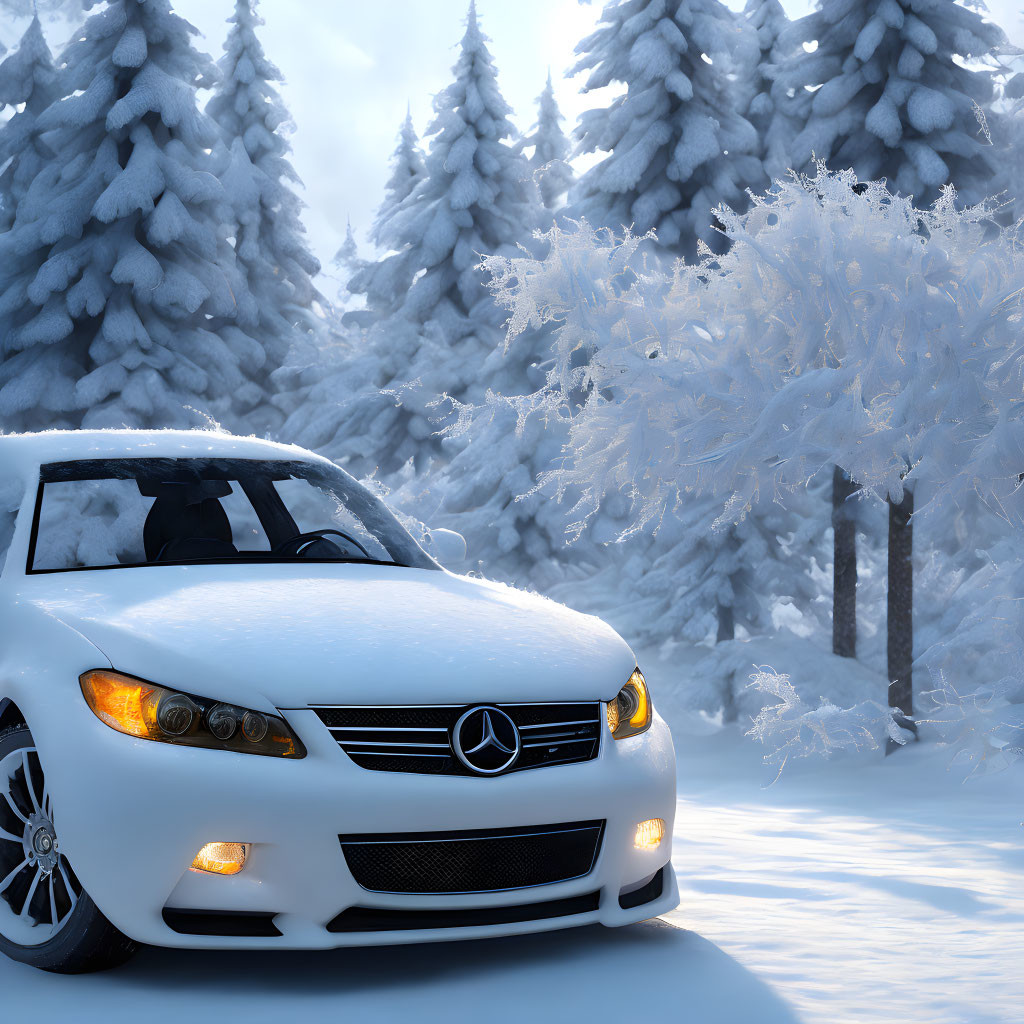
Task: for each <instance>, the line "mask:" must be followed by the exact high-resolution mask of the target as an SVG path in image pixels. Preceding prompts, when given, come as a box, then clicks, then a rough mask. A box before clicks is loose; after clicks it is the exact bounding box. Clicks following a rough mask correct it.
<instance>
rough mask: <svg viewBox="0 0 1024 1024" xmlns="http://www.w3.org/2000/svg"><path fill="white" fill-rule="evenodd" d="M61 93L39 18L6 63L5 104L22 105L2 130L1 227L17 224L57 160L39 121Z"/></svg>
mask: <svg viewBox="0 0 1024 1024" xmlns="http://www.w3.org/2000/svg"><path fill="white" fill-rule="evenodd" d="M58 94H59V86H58V83H57V73H56V71H55V70H54V67H53V58H52V57H51V55H50V48H49V47H48V46H47V45H46V39H45V37H44V36H43V29H42V26H41V25H40V24H39V18H38V16H36V17H33V19H32V21H31V23H30V24H29V26H28V28H27V29H26V30H25V34H24V35H23V36H22V37H21V43H20V44H19V45H18V49H17V50H15V51H14V53H12V54H10V55H9V56H8V57H7V58H6V59H5V60H4V62H3V63H2V64H0V104H2V105H5V106H9V107H14V108H16V109H15V113H14V114H13V115H12V117H11V118H10V120H9V121H7V122H6V123H5V124H4V125H3V127H2V128H0V167H3V168H4V169H3V173H2V174H0V203H2V204H3V205H2V207H0V231H6V230H8V229H9V228H10V226H11V225H12V224H13V223H14V213H15V210H16V209H17V206H18V203H19V202H20V201H21V197H22V196H23V195H24V194H25V191H26V189H27V188H28V186H29V185H30V184H31V182H32V179H33V178H35V176H36V174H38V173H39V170H40V168H41V167H42V166H43V164H44V163H45V162H46V161H47V160H52V159H53V153H52V151H51V150H50V148H49V147H48V146H47V145H46V144H45V143H44V142H43V141H42V140H41V139H40V138H39V130H38V127H37V124H36V122H37V119H38V117H39V115H40V114H41V113H42V112H43V111H44V110H45V109H46V108H47V107H48V106H49V105H50V104H51V103H52V102H53V101H54V100H55V99H57V98H58ZM4 165H6V166H4Z"/></svg>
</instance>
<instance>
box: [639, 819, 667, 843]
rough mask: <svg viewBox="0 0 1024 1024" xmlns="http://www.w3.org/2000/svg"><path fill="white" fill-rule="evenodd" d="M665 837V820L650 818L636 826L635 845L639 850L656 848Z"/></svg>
mask: <svg viewBox="0 0 1024 1024" xmlns="http://www.w3.org/2000/svg"><path fill="white" fill-rule="evenodd" d="M664 838H665V822H664V821H662V820H661V818H648V819H647V821H641V822H640V824H639V825H637V827H636V835H635V836H634V837H633V846H634V847H636V849H638V850H656V849H657V848H658V847H659V846H660V845H661V841H662V839H664Z"/></svg>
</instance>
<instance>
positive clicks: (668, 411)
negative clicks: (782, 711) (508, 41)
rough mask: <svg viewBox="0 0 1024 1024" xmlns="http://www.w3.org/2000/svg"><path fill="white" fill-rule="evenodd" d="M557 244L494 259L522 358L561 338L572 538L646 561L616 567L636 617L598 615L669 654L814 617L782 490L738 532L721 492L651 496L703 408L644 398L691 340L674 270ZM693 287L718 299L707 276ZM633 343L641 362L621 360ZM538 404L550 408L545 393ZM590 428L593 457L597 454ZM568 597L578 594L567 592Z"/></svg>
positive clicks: (595, 244)
mask: <svg viewBox="0 0 1024 1024" xmlns="http://www.w3.org/2000/svg"><path fill="white" fill-rule="evenodd" d="M546 241H547V243H548V245H549V247H550V252H549V254H548V255H547V256H546V257H545V258H544V259H532V258H527V257H523V256H520V257H517V258H513V259H511V260H509V259H506V258H500V257H494V258H489V259H488V260H487V261H485V262H486V265H487V267H488V269H489V270H490V272H491V273H492V275H493V278H494V284H495V287H496V289H497V291H498V293H499V294H500V295H501V296H502V298H503V300H504V301H506V302H507V303H508V304H509V307H510V309H511V314H512V315H511V320H510V326H509V333H510V337H511V339H512V340H511V350H512V352H513V354H514V352H515V348H516V345H517V344H519V339H520V338H521V337H524V338H528V337H529V332H531V331H532V332H539V331H540V330H541V329H543V328H544V327H545V326H547V329H548V330H549V331H550V332H551V338H552V340H551V354H550V356H549V357H548V359H547V360H546V361H545V363H544V364H543V369H545V370H546V371H547V378H548V379H547V385H548V394H549V396H550V399H551V401H550V406H549V410H548V415H549V416H550V417H551V418H552V419H553V418H554V416H555V414H556V412H557V413H559V414H560V415H561V417H562V418H563V426H562V431H563V436H565V437H566V439H567V443H566V448H567V451H566V453H565V454H564V455H562V456H560V457H559V458H558V459H557V460H552V461H549V463H548V468H547V470H546V471H542V472H541V473H540V474H539V481H540V485H541V492H542V493H544V494H550V493H552V492H553V493H554V494H555V495H556V496H557V497H558V498H559V499H560V500H561V501H562V502H563V503H564V504H570V505H572V507H571V509H570V511H569V512H568V514H567V522H568V524H569V532H570V533H571V534H573V535H582V536H585V537H587V538H588V539H589V540H591V541H592V542H594V543H602V542H603V543H612V544H615V543H616V542H618V543H619V544H621V545H622V547H623V548H624V550H626V549H628V551H630V552H632V555H633V558H635V559H637V560H638V561H639V562H640V563H641V565H640V567H639V569H638V570H636V569H635V568H634V566H633V565H631V564H630V563H629V560H628V556H627V563H626V564H625V565H623V566H621V567H619V568H618V569H617V572H616V579H617V580H618V582H617V584H616V588H615V592H616V593H617V594H620V595H621V596H622V599H623V601H624V608H626V609H628V611H629V613H630V614H629V617H628V619H627V618H626V617H625V613H624V612H623V611H622V610H621V609H620V611H619V613H618V614H615V611H614V609H604V608H601V609H595V610H600V611H601V612H602V613H608V612H611V613H612V617H613V620H615V621H617V623H618V624H619V626H620V628H622V629H623V630H624V632H625V633H626V634H627V635H629V636H630V637H631V638H635V639H636V640H637V641H638V642H643V643H645V644H655V645H656V644H657V643H659V642H660V641H659V640H658V639H657V638H658V637H660V638H662V639H664V638H665V637H666V636H671V637H676V638H685V639H687V640H689V641H693V642H695V641H701V640H710V641H712V642H714V641H719V642H725V641H729V640H732V639H733V638H734V637H736V636H737V635H738V634H739V633H746V634H748V635H749V634H755V633H764V632H765V631H770V628H771V614H770V608H771V605H772V603H773V599H783V598H790V599H792V600H793V601H794V602H795V603H798V604H800V605H802V606H804V607H806V608H809V606H810V605H811V602H812V593H813V589H814V588H813V586H812V584H811V578H810V575H809V570H810V559H811V557H813V555H812V552H813V550H814V547H813V545H811V544H808V543H806V542H805V538H801V540H800V541H799V542H796V543H793V538H794V537H796V536H797V534H798V533H800V531H801V529H802V524H801V523H800V522H799V519H798V517H797V516H795V515H794V514H793V511H792V509H789V510H787V509H785V508H783V507H782V506H781V505H778V504H777V503H776V502H774V501H773V498H774V495H771V494H769V495H766V496H765V500H764V501H763V503H759V504H758V505H757V507H752V508H751V509H749V510H748V511H747V514H746V515H745V516H742V517H741V516H737V517H736V519H737V522H735V523H731V522H730V521H729V520H728V519H727V518H726V517H725V516H724V515H723V509H722V506H723V500H722V499H721V497H720V496H716V495H706V494H700V493H697V492H696V491H695V490H694V489H692V488H690V489H689V490H685V489H680V491H679V492H678V494H677V495H676V499H675V500H673V501H672V502H671V503H669V502H664V503H657V502H651V501H648V500H646V499H645V496H644V485H645V483H646V482H647V481H648V480H649V478H650V476H651V473H652V467H653V466H654V464H655V463H659V464H660V459H662V458H664V459H665V460H666V462H669V463H670V462H671V461H672V460H673V459H674V458H676V457H678V455H679V452H680V442H679V440H678V439H677V438H675V437H673V436H672V432H671V422H672V417H673V408H674V405H675V404H676V403H677V402H681V401H688V400H691V397H692V400H697V399H696V395H693V396H690V395H689V394H687V393H686V392H684V391H680V392H678V393H676V394H673V395H672V397H671V398H670V397H669V395H670V391H671V389H670V388H669V387H667V386H666V388H665V390H664V391H661V392H660V400H661V403H662V405H661V407H659V408H654V407H651V406H647V404H646V402H645V400H644V399H643V397H642V396H644V395H648V394H649V393H650V390H651V388H652V387H657V385H656V384H655V383H654V382H656V381H661V380H662V379H663V375H664V374H666V373H667V372H668V371H669V370H670V369H671V366H672V363H673V359H674V358H675V357H674V356H672V355H670V354H668V353H670V351H676V350H677V347H678V346H679V345H685V343H686V342H685V338H683V339H678V340H677V339H675V338H673V337H672V334H673V327H672V323H673V312H672V307H671V306H669V305H668V304H667V302H666V292H667V291H668V290H669V280H670V279H669V278H668V276H667V275H666V272H664V271H661V270H659V269H658V268H656V267H652V266H650V265H649V264H647V263H646V262H645V260H644V256H643V249H642V241H643V240H642V239H640V238H637V237H635V236H632V235H627V236H626V238H625V239H624V240H623V241H621V242H617V241H616V240H615V239H614V238H613V237H612V236H610V234H609V233H608V232H595V231H594V230H593V229H592V228H591V227H590V226H589V225H588V224H586V223H585V222H584V223H583V224H581V225H579V226H578V227H576V228H573V229H572V230H569V231H567V230H563V229H561V228H557V227H556V228H555V229H553V230H552V231H550V232H549V233H548V234H547V236H546ZM691 270H692V268H691ZM687 281H688V283H689V285H690V286H691V287H693V288H694V289H696V291H697V292H703V291H706V285H705V284H702V283H701V282H700V280H699V279H698V277H697V276H696V275H695V273H694V274H691V275H690V276H688V278H687ZM695 301H697V300H695ZM627 339H629V342H627ZM630 343H631V344H632V347H631V349H630V354H629V356H628V357H626V358H625V359H622V358H620V357H621V355H622V352H623V349H624V348H625V347H626V346H627V344H630ZM599 392H600V393H599ZM570 399H571V400H570ZM533 402H534V404H535V405H536V406H537V407H538V408H542V407H543V402H542V401H541V396H535V397H534V399H533ZM598 409H599V410H600V412H598V411H597V410H598ZM534 415H535V416H536V415H539V413H538V412H535V413H534ZM597 418H600V423H599V424H598V423H597V422H596V420H597ZM555 422H556V423H557V422H559V421H558V420H555ZM583 423H585V424H586V426H582V424H583ZM583 430H586V431H589V432H590V434H591V436H592V438H593V442H594V443H593V447H592V448H589V447H585V446H584V444H583V441H582V436H583V435H582V433H581V431H583ZM549 488H550V490H549ZM610 513H611V515H610ZM809 521H811V520H809ZM819 532H820V531H819ZM584 557H591V556H590V554H589V553H586V554H585V555H584ZM608 557H609V556H605V557H604V559H602V560H603V561H608ZM558 593H559V596H563V597H564V596H567V595H566V592H565V590H564V589H560V590H559V591H558ZM633 613H635V614H633ZM811 614H813V611H812V612H811ZM721 682H723V683H725V684H726V685H725V688H724V689H723V688H722V687H718V688H715V689H713V690H712V689H709V691H708V694H709V695H708V697H707V699H708V700H709V701H712V702H713V701H714V700H716V699H717V700H719V701H720V702H721V701H723V700H724V701H725V703H728V699H727V698H728V694H729V686H728V680H725V679H723V680H721ZM721 706H722V704H721V703H719V704H718V705H715V706H709V707H708V710H712V711H714V710H717V709H718V708H719V707H721Z"/></svg>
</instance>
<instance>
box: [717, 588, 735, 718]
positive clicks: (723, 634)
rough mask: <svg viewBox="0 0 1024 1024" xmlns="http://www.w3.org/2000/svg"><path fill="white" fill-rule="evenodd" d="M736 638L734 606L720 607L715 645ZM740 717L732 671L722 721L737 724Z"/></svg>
mask: <svg viewBox="0 0 1024 1024" xmlns="http://www.w3.org/2000/svg"><path fill="white" fill-rule="evenodd" d="M735 637H736V615H735V613H734V612H733V609H732V605H724V604H719V605H718V636H717V637H716V638H715V643H719V644H720V643H723V642H724V641H726V640H734V639H735ZM738 717H739V711H738V709H737V707H736V677H735V675H734V674H733V673H732V672H731V671H730V672H729V676H728V678H727V679H726V681H725V692H724V694H723V695H722V721H723V722H735V721H736V719H737V718H738Z"/></svg>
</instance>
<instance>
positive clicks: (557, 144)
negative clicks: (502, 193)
mask: <svg viewBox="0 0 1024 1024" xmlns="http://www.w3.org/2000/svg"><path fill="white" fill-rule="evenodd" d="M563 120H565V119H564V118H563V117H562V112H561V111H560V110H559V109H558V101H557V100H556V99H555V90H554V86H552V84H551V72H550V71H549V72H548V81H547V85H545V86H544V91H543V92H542V93H541V94H540V95H539V96H538V97H537V123H536V124H535V125H534V126H533V128H532V133H533V134H531V135H527V136H526V137H525V138H524V139H522V141H521V142H520V144H519V145H520V147H521V148H522V149H524V150H525V149H532V150H533V153H532V154H531V156H530V169H531V170H532V171H533V178H534V181H536V182H537V187H538V188H539V189H540V197H541V200H542V202H543V203H544V206H545V208H546V209H548V210H551V211H552V212H553V211H555V210H558V209H560V208H561V207H562V206H563V205H564V203H565V197H566V194H567V193H568V191H569V189H570V188H572V185H573V182H574V181H575V175H574V174H573V170H572V168H571V167H570V166H569V162H568V161H569V152H570V149H571V147H570V144H569V139H568V138H567V137H566V134H565V132H563V131H562V121H563Z"/></svg>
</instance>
